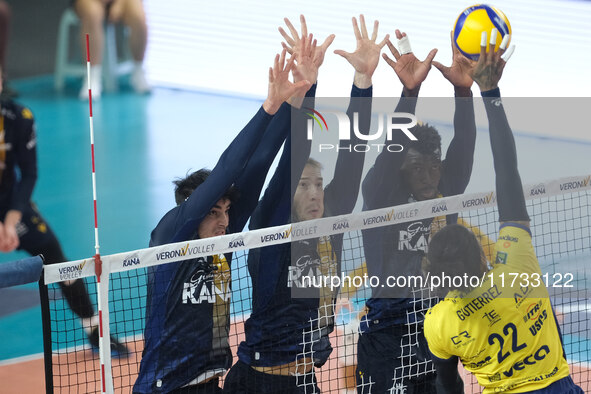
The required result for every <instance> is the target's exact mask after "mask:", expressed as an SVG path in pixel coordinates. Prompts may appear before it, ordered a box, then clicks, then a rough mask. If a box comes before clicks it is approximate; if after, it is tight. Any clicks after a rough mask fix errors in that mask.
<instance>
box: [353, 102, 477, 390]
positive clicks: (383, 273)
mask: <svg viewBox="0 0 591 394" xmlns="http://www.w3.org/2000/svg"><path fill="white" fill-rule="evenodd" d="M455 100H456V102H455V105H456V107H455V108H456V109H455V116H454V130H455V134H454V138H453V140H452V141H451V143H450V145H449V148H448V150H447V154H446V157H445V160H443V161H441V147H440V144H441V143H440V141H439V140H437V141H436V142H430V143H429V144H430V145H429V144H426V143H425V140H422V137H421V135H420V134H418V133H421V134H424V136H425V137H424V138H425V139H429V138H434V137H429V135H431V136H433V135H437V134H436V131H435V130H434V129H432V128H431V127H430V126H418V127H417V128H414V129H412V131H413V133H414V134H415V135H417V138H418V142H417V143H419V144H424V146H425V147H429V146H433V148H432V149H433V150H432V151H428V152H427V151H426V150H428V149H427V148H423V147H421V148H419V147H416V148H413V147H414V146H416V145H412V143H411V142H410V141H409V139H407V138H406V137H405V136H403V135H401V134H396V135H393V140H392V143H397V144H400V145H401V146H403V147H404V151H403V152H402V153H391V152H388V151H386V150H384V151H383V152H382V153H381V154H380V155H379V156H378V157H377V159H376V162H375V164H374V166H373V167H372V168H371V169H370V170H369V172H368V174H367V175H366V177H365V179H364V181H363V187H362V192H363V201H364V206H363V209H364V210H373V209H378V208H386V207H391V206H396V205H402V204H407V203H411V202H414V201H417V200H423V199H430V198H437V197H442V196H450V195H455V194H460V193H462V192H463V191H464V190H465V188H466V186H467V185H468V181H469V179H470V174H471V171H472V161H473V155H474V145H475V139H476V126H475V122H474V108H473V104H472V98H471V97H469V98H464V97H457V98H456V99H455ZM416 102H417V99H416V98H406V97H404V96H403V97H402V98H401V100H400V101H399V104H398V106H397V108H396V110H395V111H396V112H410V113H414V112H415V107H416ZM419 128H423V130H424V131H419V130H418V129H419ZM429 129H430V130H429ZM411 149H416V150H417V152H418V154H417V156H416V158H417V159H416V160H419V159H420V160H421V161H425V160H432V161H433V162H432V163H431V162H428V163H427V162H417V163H416V164H413V160H414V159H413V158H412V156H410V155H411V154H414V153H410V152H412V150H411ZM419 149H425V151H424V152H422V151H419ZM431 165H432V166H434V167H435V166H436V168H434V172H433V174H431V173H430V171H431V170H430V167H429V166H431ZM413 166H416V168H417V169H416V171H417V173H416V174H415V173H414V171H415V170H414V169H413ZM423 167H424V168H426V170H425V169H423ZM421 171H424V172H426V173H427V174H429V175H424V173H423V172H421ZM437 176H439V182H438V183H435V182H436V178H434V177H437ZM422 177H424V178H426V179H431V181H430V182H432V183H434V184H435V187H434V188H433V190H431V191H430V192H429V193H430V194H432V195H430V196H429V197H426V196H419V195H415V194H413V191H412V189H413V188H414V189H415V190H418V191H419V192H421V191H422V188H424V187H426V186H424V185H422V184H421V182H417V179H421V178H422ZM434 179H435V180H434ZM413 182H415V183H414V184H412V183H413ZM425 183H428V182H427V181H425ZM411 184H412V185H411ZM425 193H426V192H425ZM456 219H457V215H449V216H445V210H443V213H442V216H440V217H436V218H434V219H433V218H429V219H423V220H413V219H412V217H409V221H408V222H405V223H400V224H395V225H391V226H385V227H380V228H375V229H369V230H364V231H363V232H362V234H363V247H364V252H365V258H366V261H367V271H368V275H369V276H377V277H380V278H382V280H385V278H387V277H388V276H391V275H392V276H397V275H412V276H414V275H421V274H422V273H421V261H422V259H423V256H424V255H425V253H426V251H427V248H428V243H429V239H430V237H431V234H433V233H434V232H436V231H437V229H438V228H440V227H442V226H443V225H445V224H446V223H450V222H455V220H456ZM401 290H402V289H400V288H389V287H388V286H384V287H374V288H372V296H371V298H370V299H369V300H368V301H367V302H366V306H367V309H368V313H367V317H366V318H364V319H363V320H362V324H361V331H362V334H361V335H360V337H359V341H358V353H357V354H358V366H357V375H356V377H357V384H358V392H359V393H362V392H367V391H363V390H367V385H366V384H365V383H367V382H368V381H369V380H371V381H372V382H373V385H372V388H371V392H373V393H381V392H386V391H387V390H389V389H390V388H392V387H399V386H400V387H402V386H404V384H407V383H409V381H408V379H407V380H406V381H405V382H407V383H403V382H402V380H401V379H402V377H403V376H406V377H407V378H408V376H409V375H417V374H418V371H411V370H409V368H408V365H406V364H409V365H410V364H415V365H417V364H420V363H424V362H425V361H427V360H428V359H429V356H428V351H427V349H426V343H425V341H424V338H423V335H422V332H421V331H422V323H421V322H420V321H416V320H417V319H422V317H421V316H417V314H416V313H415V312H414V310H413V309H414V306H415V305H414V303H413V294H412V293H411V291H412V289H410V288H407V289H404V291H406V293H401ZM415 323H417V324H415ZM409 327H411V328H410V329H412V331H417V330H418V332H417V345H416V346H415V347H414V348H413V350H412V353H413V354H414V356H413V357H414V358H413V359H412V361H411V358H410V357H406V361H405V365H402V363H401V360H402V359H403V358H404V357H402V356H400V348H401V346H407V345H405V343H406V342H408V336H405V335H395V333H406V332H408V330H409ZM388 333H391V334H388ZM386 339H387V340H386ZM407 348H408V347H407ZM376 349H377V350H379V351H376ZM423 376H425V375H423ZM393 379H396V385H395V384H394V383H395V382H394V380H393ZM427 380H429V381H430V382H427V383H425V382H423V381H422V380H421V379H418V380H416V381H413V382H410V384H411V386H407V387H406V390H408V392H415V391H413V390H418V391H420V392H430V391H429V390H428V389H427V387H429V386H431V387H432V388H434V383H433V382H434V378H433V376H432V374H431V376H430V377H429V378H428V379H427ZM401 385H402V386H401ZM412 385H414V386H415V387H414V388H413V387H412Z"/></svg>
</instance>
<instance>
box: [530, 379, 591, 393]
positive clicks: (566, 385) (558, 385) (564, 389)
mask: <svg viewBox="0 0 591 394" xmlns="http://www.w3.org/2000/svg"><path fill="white" fill-rule="evenodd" d="M528 393H531V394H534V393H535V394H585V393H584V392H583V390H582V389H581V388H580V387H579V386H577V385H576V384H575V382H573V380H572V378H571V377H570V376H567V377H566V378H562V379H560V380H557V381H556V382H554V383H552V384H551V385H550V386H548V387H544V388H543V389H540V390H535V391H528Z"/></svg>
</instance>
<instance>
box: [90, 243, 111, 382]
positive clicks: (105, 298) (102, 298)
mask: <svg viewBox="0 0 591 394" xmlns="http://www.w3.org/2000/svg"><path fill="white" fill-rule="evenodd" d="M94 261H95V273H96V278H97V283H96V289H97V301H98V312H99V358H100V368H101V370H100V371H99V373H100V376H101V393H113V390H114V388H113V373H112V370H111V330H110V327H109V265H108V264H106V265H105V267H103V264H102V261H101V257H100V254H98V253H97V254H96V255H95V256H94ZM103 268H106V269H103Z"/></svg>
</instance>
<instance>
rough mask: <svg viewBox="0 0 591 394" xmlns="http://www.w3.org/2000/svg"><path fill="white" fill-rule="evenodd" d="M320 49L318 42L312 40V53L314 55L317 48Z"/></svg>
mask: <svg viewBox="0 0 591 394" xmlns="http://www.w3.org/2000/svg"><path fill="white" fill-rule="evenodd" d="M317 47H318V40H316V39H314V40H312V46H311V48H310V53H311V54H312V55H314V54H315V53H316V48H317Z"/></svg>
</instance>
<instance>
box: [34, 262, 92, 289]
mask: <svg viewBox="0 0 591 394" xmlns="http://www.w3.org/2000/svg"><path fill="white" fill-rule="evenodd" d="M43 272H44V279H45V283H46V284H49V283H55V282H65V281H68V280H76V279H79V278H85V277H87V276H93V275H94V257H91V258H88V259H84V260H76V261H69V262H67V263H60V264H52V265H45V266H44V269H43Z"/></svg>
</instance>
